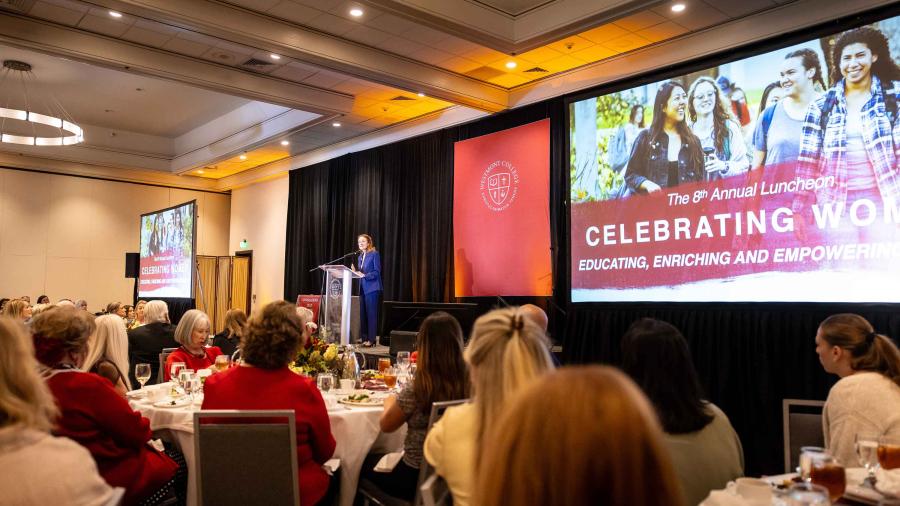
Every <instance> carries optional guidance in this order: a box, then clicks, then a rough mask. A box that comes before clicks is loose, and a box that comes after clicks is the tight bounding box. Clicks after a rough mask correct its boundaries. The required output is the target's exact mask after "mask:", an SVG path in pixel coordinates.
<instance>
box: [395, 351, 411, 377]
mask: <svg viewBox="0 0 900 506" xmlns="http://www.w3.org/2000/svg"><path fill="white" fill-rule="evenodd" d="M409 364H410V362H409V352H408V351H398V352H397V367H399V368H400V372H402V373H403V374H406V373H407V372H408V371H409Z"/></svg>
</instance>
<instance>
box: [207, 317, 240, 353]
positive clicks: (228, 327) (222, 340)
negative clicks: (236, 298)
mask: <svg viewBox="0 0 900 506" xmlns="http://www.w3.org/2000/svg"><path fill="white" fill-rule="evenodd" d="M246 328H247V313H245V312H243V311H241V310H240V309H229V310H228V312H227V313H225V329H224V330H222V332H219V333H218V334H216V336H215V337H213V346H218V347H219V349H220V350H222V353H224V354H226V355H228V356H229V357H230V356H232V355H234V352H235V351H237V349H238V347H239V346H240V344H241V339H243V338H244V331H245V329H246Z"/></svg>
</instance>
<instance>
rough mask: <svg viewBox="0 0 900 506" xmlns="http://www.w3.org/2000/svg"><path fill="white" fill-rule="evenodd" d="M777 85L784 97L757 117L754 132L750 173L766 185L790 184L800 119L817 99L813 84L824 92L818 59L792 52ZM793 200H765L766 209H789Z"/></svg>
mask: <svg viewBox="0 0 900 506" xmlns="http://www.w3.org/2000/svg"><path fill="white" fill-rule="evenodd" d="M779 82H780V84H781V89H782V90H783V93H784V96H783V97H782V98H781V100H779V101H778V103H776V104H775V105H773V106H769V107H767V108H766V109H765V110H764V111H762V113H760V115H759V120H758V121H757V123H756V129H755V130H754V132H753V148H754V153H753V163H752V164H751V170H761V171H762V172H761V173H756V175H757V176H759V177H761V178H763V179H764V180H765V182H766V184H771V183H774V182H776V181H790V180H793V179H794V177H795V176H796V172H797V156H798V155H799V154H800V139H801V137H802V134H803V119H804V118H805V117H806V110H807V109H809V104H810V103H812V101H813V100H815V99H816V97H817V95H818V93H817V91H816V84H819V85H820V86H821V87H822V89H823V90H824V89H825V81H824V80H823V79H822V65H821V63H820V61H819V55H818V54H817V53H816V52H815V51H813V50H812V49H799V50H796V51H791V52H790V53H788V54H786V55H785V56H784V60H783V61H782V62H781V70H780V81H779ZM792 199H793V197H792V195H791V194H789V193H781V194H777V195H771V196H769V197H768V202H769V204H770V206H769V207H773V208H774V207H782V206H787V207H790V204H791V201H792Z"/></svg>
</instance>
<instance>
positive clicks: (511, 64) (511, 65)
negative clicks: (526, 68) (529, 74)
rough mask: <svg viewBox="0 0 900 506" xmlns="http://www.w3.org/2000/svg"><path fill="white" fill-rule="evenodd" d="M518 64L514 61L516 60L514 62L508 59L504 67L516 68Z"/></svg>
mask: <svg viewBox="0 0 900 506" xmlns="http://www.w3.org/2000/svg"><path fill="white" fill-rule="evenodd" d="M518 65H519V64H518V63H516V62H514V61H508V62H506V68H508V69H514V68H516V67H517V66H518Z"/></svg>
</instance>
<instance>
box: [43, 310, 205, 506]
mask: <svg viewBox="0 0 900 506" xmlns="http://www.w3.org/2000/svg"><path fill="white" fill-rule="evenodd" d="M95 328H96V327H95V325H94V317H93V316H91V315H90V314H89V313H87V312H85V311H79V310H76V309H75V308H69V307H56V308H52V309H49V310H47V311H44V312H42V313H41V314H39V315H38V316H36V317H35V318H34V319H33V320H32V323H31V331H32V333H33V339H34V347H35V354H36V355H37V358H38V360H39V361H40V362H41V364H42V365H43V366H44V371H43V373H44V374H43V375H44V377H45V379H46V381H47V386H49V387H50V391H51V392H52V393H53V396H54V397H55V399H56V404H57V406H58V407H59V411H60V416H59V419H58V420H57V427H56V429H55V430H54V434H55V435H56V436H63V437H68V438H70V439H72V440H74V441H75V442H77V443H79V444H81V445H82V446H84V447H85V448H87V449H88V451H90V452H91V455H92V456H93V457H94V460H95V461H96V462H97V468H98V469H99V470H100V475H101V476H103V478H104V479H105V480H106V482H107V483H109V484H110V485H113V486H116V487H125V490H126V491H125V498H124V504H139V503H142V502H148V501H149V502H150V503H152V502H153V501H154V499H157V498H164V497H166V495H168V494H169V493H170V492H171V490H172V488H173V487H174V488H175V491H176V493H178V494H179V495H180V496H181V497H184V490H185V485H186V482H185V478H186V476H187V475H186V474H185V473H186V471H185V470H184V465H183V462H184V461H183V459H182V458H181V456H180V454H178V453H177V451H175V450H171V451H172V453H171V455H174V456H176V458H177V459H178V460H179V461H180V462H182V464H181V465H179V464H178V463H176V461H175V460H173V459H172V458H171V457H170V456H169V455H166V454H165V453H162V452H159V451H157V450H155V449H153V448H152V447H151V446H150V445H149V444H148V442H149V441H150V438H151V432H150V422H149V421H148V420H147V419H146V418H144V417H142V416H141V415H140V414H139V413H136V412H135V411H133V410H132V409H131V407H130V406H129V405H128V402H127V401H126V400H125V399H124V398H123V397H122V396H121V395H119V394H118V393H117V392H116V390H115V388H113V386H112V384H111V383H110V382H109V380H107V379H106V378H102V377H100V376H97V375H96V374H92V373H87V372H82V371H80V370H79V368H80V367H81V365H82V362H83V361H84V358H85V356H86V354H87V343H88V337H89V336H90V335H91V333H92V332H93V331H94V329H95Z"/></svg>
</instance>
